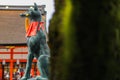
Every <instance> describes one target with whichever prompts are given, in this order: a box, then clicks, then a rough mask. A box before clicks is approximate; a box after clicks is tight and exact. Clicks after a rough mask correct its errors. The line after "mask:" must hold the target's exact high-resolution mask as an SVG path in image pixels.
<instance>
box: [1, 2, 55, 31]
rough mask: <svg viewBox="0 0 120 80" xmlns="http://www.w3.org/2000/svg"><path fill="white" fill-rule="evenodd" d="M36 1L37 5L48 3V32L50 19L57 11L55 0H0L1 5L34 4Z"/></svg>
mask: <svg viewBox="0 0 120 80" xmlns="http://www.w3.org/2000/svg"><path fill="white" fill-rule="evenodd" d="M34 2H36V3H37V5H46V8H45V10H46V11H47V19H46V20H47V23H46V25H47V32H48V26H49V21H50V19H51V18H52V15H53V13H54V12H55V9H54V0H0V5H34Z"/></svg>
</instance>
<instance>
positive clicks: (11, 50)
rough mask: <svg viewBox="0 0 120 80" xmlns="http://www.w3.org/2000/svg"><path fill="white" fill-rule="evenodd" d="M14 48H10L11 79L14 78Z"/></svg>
mask: <svg viewBox="0 0 120 80" xmlns="http://www.w3.org/2000/svg"><path fill="white" fill-rule="evenodd" d="M13 50H14V48H10V54H11V55H10V80H12V78H13Z"/></svg>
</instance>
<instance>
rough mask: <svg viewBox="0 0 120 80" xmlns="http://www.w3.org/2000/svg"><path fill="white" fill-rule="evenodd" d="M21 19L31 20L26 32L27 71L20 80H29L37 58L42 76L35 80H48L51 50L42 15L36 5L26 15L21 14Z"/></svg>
mask: <svg viewBox="0 0 120 80" xmlns="http://www.w3.org/2000/svg"><path fill="white" fill-rule="evenodd" d="M20 16H21V17H25V18H26V17H27V18H29V20H30V25H29V27H28V28H27V30H26V38H27V46H28V57H27V64H26V69H25V74H24V76H23V77H22V78H21V79H20V80H29V78H30V70H31V65H32V60H33V58H34V57H36V58H37V67H38V70H39V71H40V76H37V77H36V78H35V80H48V76H49V69H48V68H49V57H50V49H49V46H48V44H47V41H46V34H45V27H44V25H43V24H44V22H42V21H41V18H42V14H41V12H40V10H39V9H38V6H37V4H36V3H34V7H33V8H29V9H28V11H26V12H25V13H21V14H20Z"/></svg>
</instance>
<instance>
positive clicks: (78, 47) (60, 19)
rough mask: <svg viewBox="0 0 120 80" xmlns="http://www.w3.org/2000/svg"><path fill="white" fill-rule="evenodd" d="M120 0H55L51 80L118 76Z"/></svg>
mask: <svg viewBox="0 0 120 80" xmlns="http://www.w3.org/2000/svg"><path fill="white" fill-rule="evenodd" d="M119 5H120V0H55V10H56V12H55V13H54V15H53V18H52V20H51V21H50V27H49V44H50V48H51V59H50V61H51V67H50V72H51V73H50V74H51V75H50V80H120V33H119V30H120V6H119Z"/></svg>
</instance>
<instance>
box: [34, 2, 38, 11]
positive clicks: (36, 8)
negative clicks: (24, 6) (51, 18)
mask: <svg viewBox="0 0 120 80" xmlns="http://www.w3.org/2000/svg"><path fill="white" fill-rule="evenodd" d="M34 10H36V11H37V10H38V6H37V4H36V3H34Z"/></svg>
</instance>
